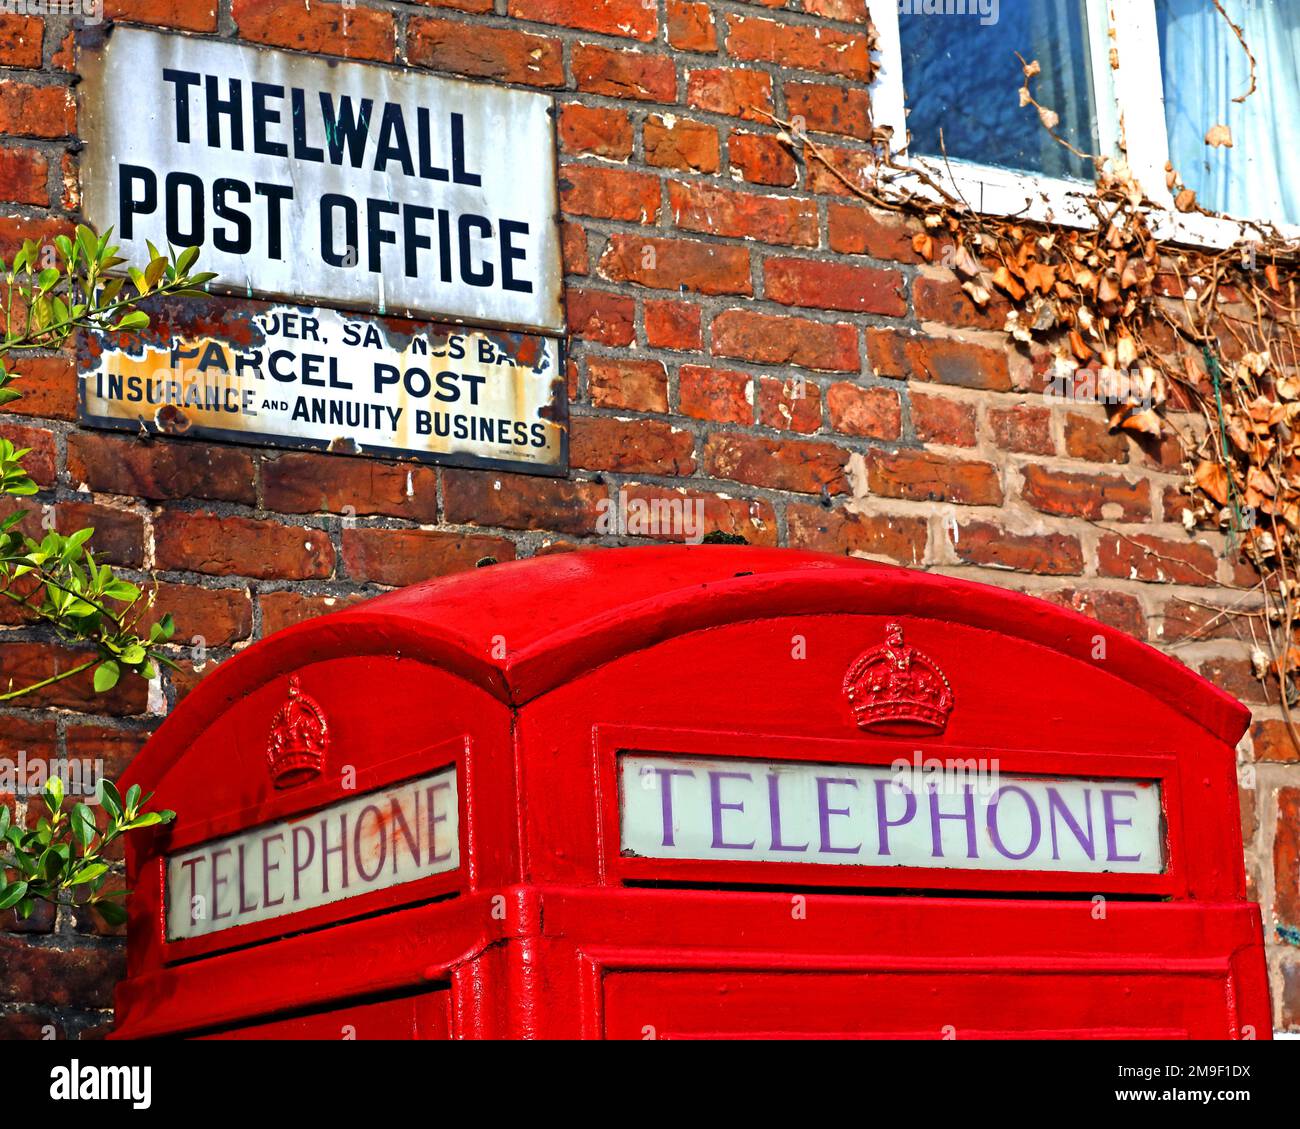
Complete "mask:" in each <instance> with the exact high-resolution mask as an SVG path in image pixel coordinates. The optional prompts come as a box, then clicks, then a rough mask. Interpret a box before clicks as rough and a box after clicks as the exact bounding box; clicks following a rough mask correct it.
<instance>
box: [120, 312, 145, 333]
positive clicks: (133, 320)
mask: <svg viewBox="0 0 1300 1129" xmlns="http://www.w3.org/2000/svg"><path fill="white" fill-rule="evenodd" d="M148 325H149V315H148V314H146V313H145V312H144V311H143V310H132V311H131V312H130V313H129V314H125V315H124V316H123V317H122V318H120V319H119V320H118V322H117V324H116V325H114V326H113V329H115V330H119V329H120V330H132V329H146V328H148Z"/></svg>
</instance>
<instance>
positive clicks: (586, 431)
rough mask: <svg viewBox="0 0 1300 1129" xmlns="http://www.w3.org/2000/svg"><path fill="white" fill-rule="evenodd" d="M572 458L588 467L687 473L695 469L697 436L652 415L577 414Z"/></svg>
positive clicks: (572, 429) (571, 431)
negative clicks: (639, 417)
mask: <svg viewBox="0 0 1300 1129" xmlns="http://www.w3.org/2000/svg"><path fill="white" fill-rule="evenodd" d="M569 462H570V463H571V464H572V465H573V466H575V467H583V468H585V469H587V470H611V471H620V472H627V473H631V474H664V475H686V474H692V473H694V471H695V436H693V435H692V434H691V433H690V432H689V431H684V430H683V429H681V428H679V427H674V426H673V425H672V424H669V423H661V422H659V421H658V420H652V419H615V418H613V417H610V416H575V417H574V418H572V419H571V420H570V421H569Z"/></svg>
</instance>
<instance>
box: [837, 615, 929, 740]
mask: <svg viewBox="0 0 1300 1129" xmlns="http://www.w3.org/2000/svg"><path fill="white" fill-rule="evenodd" d="M844 692H845V693H846V694H847V695H848V698H849V705H850V706H852V707H853V717H854V720H855V721H857V723H858V727H859V728H861V729H867V730H870V729H885V728H889V727H892V726H897V725H924V726H927V727H929V728H931V729H937V730H939V731H940V732H942V731H943V730H944V729H945V728H946V727H947V725H948V715H949V714H951V713H952V707H953V703H954V698H953V693H952V687H951V686H949V685H948V679H947V678H945V677H944V674H943V671H941V670H940V669H939V667H938V665H937V664H936V663H935V661H934V660H933V659H932V658H930V657H929V656H928V655H923V654H921V652H920V651H917V650H915V649H914V648H912V647H909V646H907V645H906V644H905V643H904V642H903V628H902V626H901V625H900V624H897V623H891V624H889V625H888V626H887V627H886V628H885V642H884V643H883V644H882V645H881V646H879V647H873V648H872V649H871V650H869V651H864V652H863V653H862V654H861V655H860V656H859V657H858V659H857V661H856V662H855V663H854V664H853V665H852V666H851V667H849V672H848V674H847V675H845V677H844Z"/></svg>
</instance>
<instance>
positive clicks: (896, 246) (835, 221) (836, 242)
mask: <svg viewBox="0 0 1300 1129" xmlns="http://www.w3.org/2000/svg"><path fill="white" fill-rule="evenodd" d="M826 232H827V237H828V239H829V242H830V248H831V250H832V251H836V252H838V253H839V254H841V255H869V256H871V258H873V259H888V260H890V261H892V262H896V263H919V262H921V261H922V259H921V256H920V255H918V254H917V253H916V251H915V250H914V249H913V247H912V235H913V230H912V228H910V227H909V226H908V224H907V222H906V221H905V220H902V219H900V218H899V217H898V216H896V215H893V214H890V213H884V214H877V213H875V212H873V211H871V210H869V209H867V208H863V207H860V206H858V205H856V204H839V203H831V204H828V205H827V208H826Z"/></svg>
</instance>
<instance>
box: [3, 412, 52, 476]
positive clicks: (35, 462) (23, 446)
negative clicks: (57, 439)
mask: <svg viewBox="0 0 1300 1129" xmlns="http://www.w3.org/2000/svg"><path fill="white" fill-rule="evenodd" d="M0 439H8V440H9V442H10V443H12V444H13V445H14V446H15V447H16V448H17V449H18V450H20V451H22V450H26V451H27V454H26V455H24V456H23V459H22V463H23V469H24V470H25V471H26V472H27V474H28V476H29V477H30V478H31V479H32V481H33V482H35V483H36V485H37V486H40V487H50V486H53V485H54V477H55V462H56V461H57V459H58V453H57V451H56V450H55V447H54V432H52V431H49V430H47V429H46V428H43V427H26V426H24V425H22V424H16V423H0Z"/></svg>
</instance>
